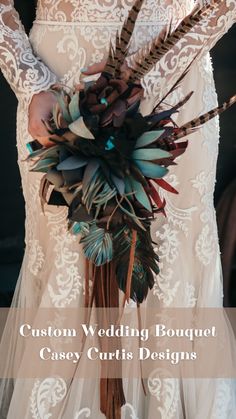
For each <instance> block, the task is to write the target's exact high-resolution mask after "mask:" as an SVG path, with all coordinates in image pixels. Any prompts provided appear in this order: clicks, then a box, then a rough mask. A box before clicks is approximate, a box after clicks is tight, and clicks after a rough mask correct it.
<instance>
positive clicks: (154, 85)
mask: <svg viewBox="0 0 236 419" xmlns="http://www.w3.org/2000/svg"><path fill="white" fill-rule="evenodd" d="M221 3H222V4H221V10H220V11H219V14H218V16H215V17H214V18H213V19H212V22H214V25H215V26H213V23H212V26H209V22H207V23H206V26H205V28H204V29H203V30H202V32H201V37H199V38H198V37H197V36H192V37H191V36H190V37H189V40H188V44H187V45H183V47H182V48H181V47H179V49H176V51H175V52H174V53H170V54H169V55H168V56H167V57H166V58H165V59H163V60H162V61H161V62H160V63H159V65H157V66H156V68H155V69H154V70H153V71H152V72H151V73H149V74H148V75H147V76H146V77H145V80H144V82H143V85H144V88H145V98H144V100H143V103H142V105H141V109H142V112H143V113H144V114H148V113H149V112H150V111H151V110H152V108H153V105H154V104H155V103H156V102H157V100H158V95H159V94H160V92H161V91H164V90H165V89H166V88H167V87H168V86H170V85H171V83H173V82H174V81H175V77H176V76H178V74H176V66H177V65H178V66H179V67H178V71H183V69H184V68H186V66H187V65H188V63H189V61H190V60H191V56H193V54H194V53H195V52H196V50H197V48H199V45H200V41H201V42H202V40H203V37H205V38H206V39H208V37H209V36H211V37H212V38H211V39H210V42H208V43H207V42H206V51H203V53H201V54H200V55H199V59H198V61H197V62H196V64H195V65H194V66H193V68H192V69H191V71H190V72H189V73H188V74H187V76H186V78H185V79H184V81H183V82H182V83H181V84H180V85H179V86H178V88H177V89H176V90H175V91H174V93H173V94H172V95H171V96H170V97H169V98H168V100H167V102H168V104H174V103H177V102H178V101H179V100H180V99H181V98H183V97H184V96H185V95H186V94H187V93H189V92H190V91H192V90H193V91H194V92H195V93H194V95H193V96H192V98H191V99H190V101H189V102H188V104H187V105H185V108H184V111H182V112H181V114H180V115H177V117H176V118H175V119H176V123H177V124H179V123H182V122H187V121H188V120H190V119H191V118H193V117H194V116H197V115H199V114H200V113H203V112H205V111H207V110H209V109H211V108H212V107H214V106H215V105H216V103H217V97H216V92H215V86H214V81H213V75H212V64H211V59H210V56H209V55H208V53H207V49H209V47H210V46H212V45H214V43H215V42H216V41H217V39H219V38H220V37H221V36H222V35H223V34H224V33H225V32H227V30H228V29H229V27H230V26H231V25H232V24H233V23H234V21H235V20H236V2H235V0H225V1H222V2H221ZM132 4H133V0H96V1H90V0H79V1H78V0H77V1H71V2H67V1H63V0H39V2H38V8H37V17H36V20H35V22H34V25H33V28H32V30H31V33H30V40H28V39H27V37H26V35H25V33H24V30H23V28H22V27H21V25H20V22H19V18H18V15H17V14H16V12H15V10H14V4H13V2H12V1H10V0H4V1H1V2H0V11H1V21H0V25H1V29H2V33H1V39H0V62H1V68H2V70H3V72H4V74H5V76H6V78H7V79H8V81H9V83H10V84H11V86H12V88H13V89H14V91H15V92H16V94H17V97H18V99H19V106H18V115H17V148H18V157H19V158H18V163H19V167H20V173H21V177H22V186H23V193H24V198H25V207H26V223H25V227H26V238H25V243H26V247H25V255H24V260H23V264H22V268H21V272H20V276H19V279H18V283H17V287H16V291H15V295H14V298H13V303H12V304H13V306H14V307H21V308H24V307H52V308H53V307H54V308H55V310H60V308H64V307H65V308H67V307H68V308H69V307H73V308H76V307H79V306H83V304H84V257H83V253H82V249H81V246H80V245H79V244H78V237H75V236H73V235H71V234H70V233H69V232H68V231H67V223H66V209H65V208H62V207H60V208H59V207H50V206H46V208H45V213H43V212H42V209H41V205H40V201H39V186H40V178H41V175H40V174H37V173H32V172H29V167H28V164H27V162H25V161H24V159H25V158H26V156H27V153H28V152H27V149H26V143H27V142H29V141H31V140H32V138H31V137H30V136H29V134H28V131H27V123H28V121H27V109H28V104H29V101H30V99H31V97H32V95H33V94H34V93H37V92H39V91H41V90H46V89H47V88H49V87H50V86H51V85H52V84H53V83H54V82H55V81H60V82H61V83H63V84H65V85H67V86H69V87H73V86H74V84H76V83H78V82H79V80H80V77H81V69H82V68H84V67H86V66H88V65H90V64H92V63H95V62H100V61H101V60H102V59H104V58H105V57H106V56H107V54H108V48H109V42H110V39H114V37H115V35H116V31H117V29H119V28H120V27H121V24H122V22H123V21H124V19H125V17H126V16H127V12H128V10H129V8H130V7H131V5H132ZM194 4H195V3H194V2H193V1H192V0H179V1H178V0H173V1H169V0H158V1H157V0H146V2H145V3H144V6H143V9H142V12H141V15H140V17H139V21H138V23H137V25H136V29H135V32H134V36H133V38H132V43H131V46H130V53H131V54H133V53H134V52H135V51H136V50H137V49H138V48H139V47H140V46H142V45H144V44H146V43H147V42H148V41H149V40H151V39H152V38H153V37H154V36H156V35H158V34H159V33H160V31H161V30H162V29H163V27H164V26H168V25H170V23H171V25H172V26H173V27H175V26H176V24H177V23H178V21H179V20H181V19H182V18H183V17H184V16H185V15H186V14H187V13H188V12H189V11H190V10H191V9H192V7H193V6H194ZM210 23H211V22H210ZM205 38H204V39H205ZM32 49H33V50H32ZM171 54H172V55H171ZM175 54H176V57H177V58H175ZM6 57H7V60H6ZM6 61H7V63H8V64H7V66H6ZM131 62H132V57H131ZM218 138H219V124H218V120H216V119H214V120H213V121H211V122H208V123H207V124H206V125H205V126H204V127H203V128H201V129H200V130H198V132H197V133H196V134H194V135H192V138H191V141H190V143H189V147H188V149H187V152H186V153H185V154H184V155H183V156H182V157H181V159H180V160H179V164H178V166H177V167H174V168H172V169H171V170H170V172H169V174H168V179H167V180H168V182H169V183H171V184H172V185H173V186H174V187H175V188H177V189H178V190H179V195H171V194H169V193H166V194H165V193H163V197H165V199H166V213H167V217H166V218H164V217H159V218H158V219H157V220H156V222H155V223H153V226H152V234H153V239H154V241H156V242H157V250H158V254H159V255H160V268H161V273H160V275H159V276H157V277H156V279H155V285H154V288H153V289H152V291H150V293H149V295H148V298H147V301H146V302H145V303H144V305H147V306H151V307H156V308H157V310H160V309H164V308H165V307H221V306H222V276H221V263H220V253H219V244H218V236H217V227H216V219H215V210H214V206H213V192H214V185H215V173H216V161H217V154H218ZM75 313H76V310H75ZM22 320H23V319H22ZM226 327H228V326H226ZM9 342H11V324H9V321H8V322H7V324H6V329H5V333H4V337H3V340H2V343H1V344H2V345H4V346H6V345H7V346H9ZM228 345H229V347H230V348H231V349H232V351H235V348H236V346H235V341H234V338H233V335H232V334H231V332H230V330H229V342H228ZM16 350H17V349H16V348H15V347H14V345H11V346H10V347H9V359H8V362H13V361H12V360H13V359H14V353H15V351H16ZM29 362H30V361H29ZM33 367H34V366H33V365H32V368H33ZM6 368H7V363H6ZM160 377H161V370H160V368H158V369H157V370H155V368H154V370H153V372H152V376H151V377H150V379H148V380H147V382H146V384H147V388H148V394H147V396H145V395H144V393H143V389H142V385H141V381H140V380H139V379H130V380H124V390H125V395H126V401H127V403H126V405H125V406H123V407H122V419H153V418H157V419H158V418H161V419H172V418H173V419H184V418H185V419H223V418H225V419H234V418H235V412H236V395H235V392H236V384H235V382H234V380H230V379H204V380H200V379H191V380H190V379H182V380H177V379H173V378H171V377H170V378H169V379H163V380H161V379H160ZM0 404H1V409H0V412H1V415H0V417H1V419H6V418H7V419H15V418H16V412H17V417H19V418H21V419H46V418H52V419H59V418H61V419H83V418H91V419H94V418H96V419H102V418H104V416H103V415H102V414H101V413H100V409H99V379H97V380H88V379H74V380H73V381H72V382H70V383H68V382H66V381H65V380H63V379H62V378H60V377H53V376H51V375H50V371H49V374H48V377H47V378H45V379H34V380H33V379H27V380H26V379H25V380H22V379H15V380H14V382H13V381H12V380H2V382H1V387H0Z"/></svg>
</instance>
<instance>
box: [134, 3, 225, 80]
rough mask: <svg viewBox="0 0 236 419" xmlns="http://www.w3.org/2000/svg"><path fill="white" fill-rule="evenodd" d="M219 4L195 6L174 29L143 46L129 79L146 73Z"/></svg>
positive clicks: (138, 77)
mask: <svg viewBox="0 0 236 419" xmlns="http://www.w3.org/2000/svg"><path fill="white" fill-rule="evenodd" d="M219 4H220V1H219V0H214V1H213V2H211V3H210V4H209V5H206V6H204V7H202V8H201V9H200V10H199V8H195V9H194V10H193V12H192V13H191V14H189V15H188V16H187V17H186V18H184V19H183V20H182V22H181V23H180V24H179V25H178V27H177V28H176V30H175V31H174V32H172V33H171V34H170V33H169V34H167V35H166V36H163V35H162V36H161V38H160V36H158V37H157V38H155V39H154V40H153V42H152V43H151V45H150V47H149V48H148V49H147V47H145V48H143V49H142V50H141V51H140V54H139V61H140V62H136V66H135V68H134V69H133V70H132V71H131V74H130V81H133V82H134V81H136V80H137V79H140V78H142V77H143V76H144V75H145V74H147V73H148V72H149V71H150V70H151V69H152V67H153V66H154V65H155V64H156V63H157V62H158V61H160V59H161V58H162V57H163V56H164V55H165V54H166V53H167V52H168V51H170V50H171V49H172V48H173V47H174V46H175V45H176V44H177V42H178V41H179V40H180V39H181V38H182V37H183V36H184V35H186V34H187V33H188V32H190V31H191V30H192V29H193V28H194V27H195V26H196V25H197V24H199V23H201V21H202V20H203V19H205V18H206V17H208V16H209V15H211V14H212V12H213V11H214V9H215V8H216V7H217V6H218V5H219Z"/></svg>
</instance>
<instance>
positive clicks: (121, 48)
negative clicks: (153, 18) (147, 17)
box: [103, 0, 144, 76]
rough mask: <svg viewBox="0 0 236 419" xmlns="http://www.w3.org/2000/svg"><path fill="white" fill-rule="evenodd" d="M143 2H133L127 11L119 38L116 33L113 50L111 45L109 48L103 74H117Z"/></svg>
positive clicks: (138, 0) (142, 0)
mask: <svg viewBox="0 0 236 419" xmlns="http://www.w3.org/2000/svg"><path fill="white" fill-rule="evenodd" d="M143 2H144V0H136V1H135V3H134V5H133V7H132V8H131V9H130V11H129V14H128V17H127V20H126V22H125V23H124V25H123V27H122V30H121V34H120V36H119V34H118V33H117V34H116V44H115V49H113V47H112V45H111V46H110V51H109V56H108V60H107V64H106V66H105V69H104V71H103V72H104V73H108V74H110V75H111V76H114V75H116V76H117V75H118V74H119V70H120V66H121V64H122V63H123V61H124V59H125V57H126V55H127V52H128V47H129V43H130V39H131V36H132V34H133V30H134V26H135V22H136V20H137V17H138V14H139V12H140V9H141V7H142V4H143Z"/></svg>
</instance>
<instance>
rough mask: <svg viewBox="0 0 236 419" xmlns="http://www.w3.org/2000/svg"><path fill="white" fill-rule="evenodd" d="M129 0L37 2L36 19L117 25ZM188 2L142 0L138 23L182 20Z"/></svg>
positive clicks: (124, 15)
mask: <svg viewBox="0 0 236 419" xmlns="http://www.w3.org/2000/svg"><path fill="white" fill-rule="evenodd" d="M132 4H133V0H105V1H104V0H95V1H93V2H91V1H90V0H73V1H70V2H69V4H68V2H65V1H63V0H51V1H50V2H48V0H39V2H38V9H37V19H38V20H46V21H57V22H68V21H71V22H80V23H82V22H91V23H95V22H96V23H99V22H100V23H102V22H104V23H108V24H111V23H119V22H122V21H124V19H125V18H126V17H127V14H128V11H129V9H130V7H131V6H132ZM192 4H193V3H192V1H191V0H190V1H188V2H187V3H186V2H183V1H178V0H174V1H171V2H170V1H168V2H167V1H166V0H158V1H157V0H146V1H145V2H144V5H143V7H142V11H141V13H140V16H139V18H138V19H139V21H142V22H150V21H153V22H156V23H158V24H162V25H167V24H169V22H170V20H171V18H174V20H175V21H177V20H179V19H183V17H184V16H186V14H187V13H188V11H189V10H190V9H191V5H192Z"/></svg>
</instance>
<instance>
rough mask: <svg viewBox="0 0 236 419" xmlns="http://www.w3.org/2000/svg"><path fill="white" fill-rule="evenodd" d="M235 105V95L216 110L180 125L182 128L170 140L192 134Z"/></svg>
mask: <svg viewBox="0 0 236 419" xmlns="http://www.w3.org/2000/svg"><path fill="white" fill-rule="evenodd" d="M235 103H236V95H234V96H232V97H231V98H230V99H229V100H227V101H226V102H224V103H223V104H222V105H220V106H217V108H214V109H212V110H211V111H209V112H206V113H205V114H203V115H201V116H199V117H198V118H195V119H193V120H192V121H190V122H187V123H186V124H185V125H182V127H180V128H179V129H178V131H177V132H176V133H174V134H172V136H171V139H173V140H174V141H176V140H178V139H179V138H182V137H185V136H186V135H188V134H192V133H193V132H195V128H197V127H199V126H201V125H203V124H205V123H206V122H208V121H210V120H211V119H212V118H214V117H215V116H217V115H220V114H221V113H223V112H224V111H226V110H227V109H229V108H230V107H231V106H232V105H234V104H235Z"/></svg>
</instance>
